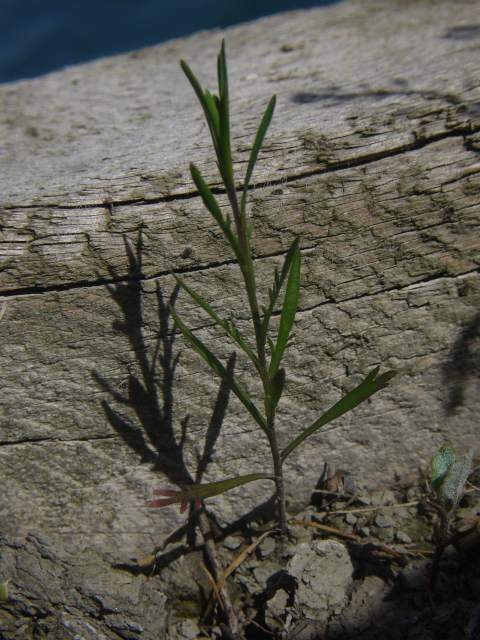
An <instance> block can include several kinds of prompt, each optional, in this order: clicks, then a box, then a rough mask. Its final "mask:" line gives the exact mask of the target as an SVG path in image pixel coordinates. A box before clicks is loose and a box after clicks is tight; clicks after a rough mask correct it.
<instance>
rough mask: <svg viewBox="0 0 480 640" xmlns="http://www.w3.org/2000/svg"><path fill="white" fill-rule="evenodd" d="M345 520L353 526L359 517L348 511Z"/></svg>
mask: <svg viewBox="0 0 480 640" xmlns="http://www.w3.org/2000/svg"><path fill="white" fill-rule="evenodd" d="M345 522H346V523H347V524H351V525H352V526H353V525H354V524H356V523H357V517H356V516H355V515H354V514H353V513H347V515H346V516H345Z"/></svg>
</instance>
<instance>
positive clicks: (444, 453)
mask: <svg viewBox="0 0 480 640" xmlns="http://www.w3.org/2000/svg"><path fill="white" fill-rule="evenodd" d="M454 462H455V451H454V450H453V449H452V447H447V446H445V447H441V448H440V449H439V450H438V451H437V453H436V454H435V455H434V456H433V458H432V463H431V464H432V472H431V483H432V488H433V490H434V491H435V492H436V493H438V490H439V488H440V485H441V484H442V482H443V480H444V478H445V476H446V475H447V473H448V470H449V469H450V467H451V466H452V464H453V463H454Z"/></svg>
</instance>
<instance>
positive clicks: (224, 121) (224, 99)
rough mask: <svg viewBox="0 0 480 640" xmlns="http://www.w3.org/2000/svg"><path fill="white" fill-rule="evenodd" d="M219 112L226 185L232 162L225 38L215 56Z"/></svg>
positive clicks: (222, 164)
mask: <svg viewBox="0 0 480 640" xmlns="http://www.w3.org/2000/svg"><path fill="white" fill-rule="evenodd" d="M217 74H218V93H219V95H220V100H219V113H220V155H221V158H219V161H220V159H221V162H220V172H221V174H222V177H223V178H224V180H225V183H226V185H225V186H227V185H232V184H233V163H232V152H231V148H230V105H229V100H230V98H229V91H228V72H227V57H226V54H225V40H222V46H221V48H220V53H219V54H218V58H217Z"/></svg>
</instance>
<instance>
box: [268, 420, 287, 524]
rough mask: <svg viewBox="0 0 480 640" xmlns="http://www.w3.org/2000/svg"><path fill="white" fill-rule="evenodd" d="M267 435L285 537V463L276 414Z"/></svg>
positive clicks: (278, 514)
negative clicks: (276, 424)
mask: <svg viewBox="0 0 480 640" xmlns="http://www.w3.org/2000/svg"><path fill="white" fill-rule="evenodd" d="M267 435H268V441H269V444H270V451H271V453H272V460H273V470H274V473H275V487H276V498H277V518H278V524H279V527H280V530H281V532H282V534H283V535H285V534H286V533H287V509H286V505H285V485H284V483H283V466H282V464H283V463H282V458H281V456H280V450H279V448H278V443H277V434H276V432H275V413H273V415H271V416H268V417H267Z"/></svg>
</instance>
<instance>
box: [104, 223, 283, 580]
mask: <svg viewBox="0 0 480 640" xmlns="http://www.w3.org/2000/svg"><path fill="white" fill-rule="evenodd" d="M124 241H125V250H126V254H127V260H128V274H127V278H126V279H125V281H123V282H119V278H118V274H117V273H116V272H115V269H113V268H112V267H108V269H109V272H110V275H111V277H112V279H113V280H115V281H116V283H115V284H108V285H106V286H107V289H108V292H109V294H110V295H111V297H112V299H113V300H114V301H115V302H116V304H117V305H118V307H119V309H120V310H121V312H122V315H123V320H122V321H116V322H115V323H114V328H115V329H116V330H117V331H120V332H121V333H123V334H124V335H125V338H126V340H127V341H128V343H129V344H130V347H131V349H132V350H133V352H134V353H135V360H136V362H135V363H134V364H133V363H132V364H129V365H128V378H127V383H126V391H125V392H124V391H122V390H119V388H118V386H114V385H113V384H112V383H111V382H109V381H108V380H107V379H106V378H105V377H104V376H103V375H102V374H101V373H99V372H98V371H93V372H92V375H93V377H94V379H95V380H96V382H97V383H98V384H99V386H100V387H101V388H102V389H103V390H104V391H106V392H107V393H108V394H109V395H110V396H111V400H108V401H107V400H104V401H103V402H102V406H103V410H104V412H105V415H106V417H107V419H108V421H109V423H110V424H111V426H112V427H113V429H114V430H115V432H116V433H118V434H119V436H120V437H121V438H122V440H123V441H124V442H125V443H126V444H127V445H128V446H129V447H130V448H131V449H132V450H133V451H134V452H135V454H136V455H137V456H138V457H139V459H140V462H141V463H149V464H151V465H152V471H153V472H154V473H159V474H161V475H162V476H166V477H167V479H168V480H169V481H170V482H171V483H173V484H177V485H182V484H184V485H190V484H198V483H200V482H201V480H202V477H203V475H204V474H205V472H206V470H207V468H208V465H209V463H210V461H211V457H212V453H213V451H214V448H215V443H216V441H217V438H218V436H219V433H220V430H221V428H222V424H223V421H224V418H225V414H226V411H227V408H228V403H229V397H230V389H229V387H228V385H227V384H226V383H225V382H223V381H222V382H221V383H220V384H219V387H218V391H217V395H216V398H215V402H214V406H213V409H212V414H211V417H210V420H209V424H208V426H207V429H206V433H205V440H204V444H203V449H202V450H201V451H200V450H198V451H197V452H196V457H197V464H196V470H195V471H194V472H193V471H190V470H189V469H188V467H187V465H186V463H185V460H184V445H185V440H186V436H187V430H188V423H189V415H188V413H186V414H185V415H184V416H183V417H182V418H179V419H178V420H179V424H180V430H179V434H177V433H176V429H175V423H176V417H175V415H174V408H173V407H174V390H173V387H174V377H175V371H176V367H177V365H178V361H179V357H180V352H177V351H176V349H175V340H176V337H177V333H176V332H175V329H174V327H173V322H172V321H171V307H172V306H174V304H175V302H176V299H177V295H178V292H179V286H178V285H175V286H174V288H173V290H172V291H171V293H170V294H169V295H168V296H167V295H165V293H164V292H163V291H162V290H161V288H160V285H159V283H158V282H157V288H156V297H157V307H158V332H157V336H156V339H155V342H154V344H153V345H152V344H149V341H148V340H147V339H146V337H145V334H144V326H145V318H144V311H143V300H142V298H143V288H142V281H143V280H144V279H145V277H144V275H143V272H142V235H141V232H140V233H139V235H138V237H137V240H136V246H135V247H134V248H133V247H132V243H131V242H130V241H129V240H127V239H126V238H125V240H124ZM235 360H236V355H235V354H234V353H233V354H232V355H231V356H230V358H229V360H228V361H227V363H226V368H227V371H228V372H229V373H230V374H231V375H233V371H234V367H235ZM134 367H135V369H136V370H137V371H138V372H139V373H134V372H133V369H134ZM118 406H124V407H126V408H128V409H131V410H132V409H133V412H134V414H135V417H136V421H134V420H132V419H131V418H130V417H127V416H126V415H124V413H122V411H121V409H119V408H117V407H118ZM152 480H153V478H152ZM193 515H196V514H193ZM269 515H270V517H271V516H272V515H273V498H270V499H268V500H266V501H265V502H264V503H263V504H261V505H259V506H257V507H256V508H255V509H253V510H252V511H250V512H248V513H246V514H244V515H243V516H242V517H240V518H239V519H238V520H236V521H235V522H233V523H231V524H230V525H229V526H228V527H227V528H226V529H224V530H223V531H221V530H220V527H218V526H217V527H216V538H218V540H222V539H224V538H225V537H227V535H230V534H231V533H233V532H235V531H239V530H240V529H245V528H246V527H247V526H248V524H249V523H250V522H251V521H252V520H254V519H255V520H257V519H260V520H261V519H263V520H266V519H268V518H269ZM209 517H210V518H211V519H213V520H215V518H214V516H213V514H211V513H210V512H209ZM195 523H196V517H193V518H189V519H188V521H187V522H186V523H185V525H184V526H183V527H181V528H180V529H179V530H178V532H177V533H176V536H175V538H168V542H169V543H170V542H174V541H179V540H180V539H181V538H183V537H184V536H185V535H187V541H188V543H189V545H188V546H187V545H184V546H180V547H177V548H175V549H173V550H170V551H168V552H165V553H162V554H161V555H160V554H157V556H156V562H155V570H156V571H159V570H160V569H161V568H162V567H165V566H168V565H169V564H170V563H171V562H172V561H174V560H175V559H176V558H178V557H179V556H181V555H183V554H184V553H186V552H188V551H189V550H190V549H194V548H198V547H196V544H195V534H194V530H195ZM165 546H166V544H163V545H162V546H161V547H160V548H159V551H163V548H164V547H165ZM121 566H122V567H123V568H125V569H129V570H131V571H132V572H134V573H141V572H143V571H144V570H143V569H141V568H140V567H139V566H138V565H123V564H122V565H121ZM148 572H149V574H150V575H151V567H149V568H148Z"/></svg>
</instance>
